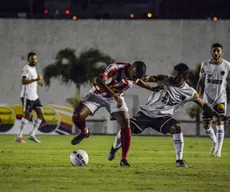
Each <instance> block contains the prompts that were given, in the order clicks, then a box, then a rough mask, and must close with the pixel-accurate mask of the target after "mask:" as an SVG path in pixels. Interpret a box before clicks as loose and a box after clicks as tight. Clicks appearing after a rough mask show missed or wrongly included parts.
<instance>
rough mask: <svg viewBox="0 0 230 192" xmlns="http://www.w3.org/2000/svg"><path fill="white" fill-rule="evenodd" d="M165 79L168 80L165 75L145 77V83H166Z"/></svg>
mask: <svg viewBox="0 0 230 192" xmlns="http://www.w3.org/2000/svg"><path fill="white" fill-rule="evenodd" d="M165 79H166V76H165V75H157V76H155V75H154V76H150V75H145V76H144V78H143V81H145V82H152V83H159V82H160V81H164V80H165Z"/></svg>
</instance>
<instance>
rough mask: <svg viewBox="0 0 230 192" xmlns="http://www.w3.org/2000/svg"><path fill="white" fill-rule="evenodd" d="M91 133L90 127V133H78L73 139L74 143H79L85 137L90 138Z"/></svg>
mask: <svg viewBox="0 0 230 192" xmlns="http://www.w3.org/2000/svg"><path fill="white" fill-rule="evenodd" d="M89 135H90V131H89V129H88V133H87V134H84V133H80V134H79V135H77V136H76V137H74V138H73V139H72V141H71V144H72V145H77V144H79V143H80V142H81V141H82V140H83V139H85V138H88V137H89Z"/></svg>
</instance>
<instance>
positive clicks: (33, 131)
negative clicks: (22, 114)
mask: <svg viewBox="0 0 230 192" xmlns="http://www.w3.org/2000/svg"><path fill="white" fill-rule="evenodd" d="M41 122H42V120H41V119H36V120H35V122H34V127H33V129H32V131H31V133H30V135H32V136H35V133H36V131H37V130H38V128H39V126H40V124H41Z"/></svg>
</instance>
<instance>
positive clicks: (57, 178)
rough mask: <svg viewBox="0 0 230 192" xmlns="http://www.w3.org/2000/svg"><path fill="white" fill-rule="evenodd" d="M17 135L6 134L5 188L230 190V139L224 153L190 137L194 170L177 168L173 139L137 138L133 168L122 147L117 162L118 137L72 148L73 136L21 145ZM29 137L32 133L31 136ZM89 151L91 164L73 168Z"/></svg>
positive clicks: (2, 146)
mask: <svg viewBox="0 0 230 192" xmlns="http://www.w3.org/2000/svg"><path fill="white" fill-rule="evenodd" d="M14 137H15V136H14V135H0V191H2V192H8V191H13V192H27V191H28V192H37V191H38V192H40V191H44V192H57V191H74V192H78V191H79V192H84V191H89V192H97V191H100V192H104V191H115V192H117V191H122V192H124V191H130V192H134V191H144V192H145V191H157V192H162V191H164V192H174V191H175V192H190V191H194V192H203V191H205V192H206V191H209V192H211V191H213V192H217V191H221V192H223V191H230V139H229V138H226V139H225V142H224V146H223V151H222V157H221V158H214V157H211V156H210V154H209V151H210V148H211V142H210V141H209V140H208V139H207V138H192V137H185V149H184V159H185V160H186V161H187V164H188V166H189V168H187V169H183V168H175V152H174V146H173V143H172V137H145V136H133V137H132V143H131V148H130V153H129V162H130V164H131V166H132V167H130V168H122V167H119V160H120V154H121V151H119V152H118V154H117V156H116V159H115V160H114V161H112V162H110V161H108V160H107V153H108V151H109V149H110V147H111V145H112V143H113V140H114V136H90V137H89V138H88V139H85V140H83V141H82V143H81V144H79V145H77V146H72V145H71V144H70V140H71V139H72V137H73V136H38V138H39V139H40V140H41V141H42V143H41V144H36V143H33V142H31V141H27V143H26V144H19V143H16V142H15V141H14ZM25 138H26V137H25ZM76 149H83V150H85V151H86V152H87V153H88V154H89V164H88V166H87V167H73V166H72V165H71V164H70V161H69V154H70V153H71V152H72V151H74V150H76Z"/></svg>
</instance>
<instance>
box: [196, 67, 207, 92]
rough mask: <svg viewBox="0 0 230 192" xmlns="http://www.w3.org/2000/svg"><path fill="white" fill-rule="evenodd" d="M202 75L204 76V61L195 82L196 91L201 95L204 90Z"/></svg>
mask: <svg viewBox="0 0 230 192" xmlns="http://www.w3.org/2000/svg"><path fill="white" fill-rule="evenodd" d="M204 77H205V71H204V63H202V64H201V67H200V73H199V79H198V81H197V84H196V91H197V92H198V94H199V95H203V92H204Z"/></svg>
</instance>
